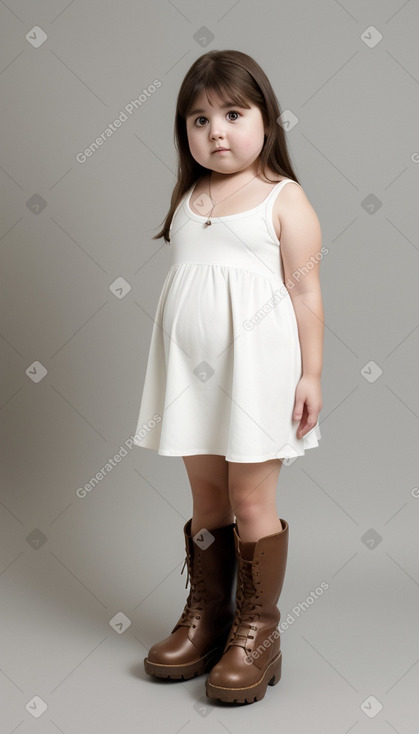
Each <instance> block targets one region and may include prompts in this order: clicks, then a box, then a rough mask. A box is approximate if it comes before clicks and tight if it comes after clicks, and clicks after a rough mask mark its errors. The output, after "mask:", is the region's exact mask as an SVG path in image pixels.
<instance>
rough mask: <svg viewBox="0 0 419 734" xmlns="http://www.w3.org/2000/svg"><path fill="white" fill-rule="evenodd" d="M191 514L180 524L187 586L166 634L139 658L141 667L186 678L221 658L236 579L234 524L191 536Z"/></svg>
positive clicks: (204, 669) (230, 621) (232, 604)
mask: <svg viewBox="0 0 419 734" xmlns="http://www.w3.org/2000/svg"><path fill="white" fill-rule="evenodd" d="M191 525H192V518H191V519H190V520H188V522H187V523H186V525H185V527H184V528H183V531H184V535H185V550H186V557H185V563H184V564H183V568H182V571H181V573H183V569H184V568H185V564H187V570H188V576H187V578H186V585H185V588H186V587H187V585H188V580H189V579H190V582H191V587H190V591H189V596H188V598H187V600H186V604H185V607H184V609H183V612H182V614H181V616H180V618H179V620H178V621H177V623H176V624H175V626H174V627H173V630H172V632H171V634H170V635H169V636H168V637H166V638H165V639H164V640H162V641H161V642H157V643H156V644H155V645H153V646H152V647H151V648H150V650H149V653H148V656H147V657H146V658H144V667H145V671H146V673H148V674H149V675H155V676H158V677H159V678H173V679H176V680H187V679H188V678H193V677H196V676H197V675H201V674H202V673H205V672H207V671H208V670H210V668H211V666H212V665H214V663H216V662H217V660H219V659H220V657H221V655H222V654H223V649H224V647H225V644H226V641H227V639H228V635H229V631H230V629H231V624H232V621H233V619H234V612H235V604H234V593H233V586H234V582H235V579H236V569H237V563H236V555H235V545H234V536H233V530H234V527H235V524H234V523H232V524H231V525H226V526H224V527H221V528H216V529H215V530H210V531H208V533H211V536H214V540H212V542H211V543H210V544H209V545H207V540H208V538H209V539H211V536H207V535H206V533H204V534H203V535H202V536H201V541H202V547H201V546H200V545H199V541H200V536H199V535H198V534H197V535H196V536H194V537H195V538H196V540H197V541H198V542H194V540H193V539H192V537H191V534H190V530H191Z"/></svg>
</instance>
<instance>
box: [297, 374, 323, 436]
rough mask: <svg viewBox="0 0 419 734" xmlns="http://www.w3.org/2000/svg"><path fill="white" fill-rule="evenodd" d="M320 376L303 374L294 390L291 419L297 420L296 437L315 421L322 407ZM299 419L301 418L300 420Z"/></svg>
mask: <svg viewBox="0 0 419 734" xmlns="http://www.w3.org/2000/svg"><path fill="white" fill-rule="evenodd" d="M322 406H323V403H322V390H321V385H320V377H315V376H310V375H303V376H302V377H301V378H300V380H299V382H298V384H297V387H296V390H295V403H294V411H293V414H292V417H293V420H299V421H300V425H299V426H298V429H297V438H303V436H305V435H306V433H308V432H309V431H311V429H312V428H314V426H315V425H316V423H317V420H318V417H319V413H320V411H321V409H322ZM300 419H301V420H300Z"/></svg>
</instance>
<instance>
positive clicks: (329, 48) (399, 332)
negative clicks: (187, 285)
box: [0, 0, 419, 734]
mask: <svg viewBox="0 0 419 734" xmlns="http://www.w3.org/2000/svg"><path fill="white" fill-rule="evenodd" d="M418 23H419V8H418V3H417V2H413V0H411V1H410V2H403V0H397V1H396V0H380V2H378V0H376V1H375V2H367V3H366V2H361V0H354V1H352V2H350V1H349V0H346V1H342V2H333V1H328V2H326V1H325V0H321V1H319V2H316V3H314V2H309V0H305V1H304V2H295V0H294V2H291V1H289V2H268V1H267V0H260V1H259V2H257V3H253V2H250V1H249V0H239V1H238V2H235V1H234V0H232V2H231V3H227V4H226V3H225V2H221V1H218V2H213V3H211V4H208V3H206V2H205V3H204V2H192V0H189V1H184V0H181V1H177V2H171V1H169V2H155V3H153V4H152V3H147V4H140V3H138V2H134V1H133V0H121V1H120V2H105V1H102V2H99V1H98V0H96V1H95V2H84V3H83V2H81V1H80V0H73V2H65V1H64V2H59V1H57V0H54V2H53V1H52V0H51V1H49V2H48V1H47V0H43V1H42V2H38V3H33V2H29V0H27V1H26V2H24V1H23V0H14V2H12V0H8V2H1V3H0V24H1V45H0V98H1V104H2V113H1V115H2V121H1V127H2V135H1V149H2V150H1V161H0V162H1V170H0V184H1V224H0V245H1V258H2V267H1V287H0V298H1V329H0V335H1V340H0V343H1V349H2V380H1V401H0V408H1V410H0V418H1V466H2V485H1V504H0V594H1V603H0V615H1V624H0V648H1V655H0V695H1V717H2V725H1V731H2V734H3V733H4V734H9V733H11V732H15V731H18V732H19V734H28V733H29V732H35V731H36V732H38V731H39V732H41V731H42V733H43V734H56V732H64V734H71V733H72V732H74V733H76V732H77V734H91V733H92V732H99V731H100V732H101V734H115V733H116V732H117V733H118V734H131V732H138V731H139V730H140V731H158V732H159V733H160V732H162V733H163V732H164V733H166V732H167V733H168V734H176V733H177V732H185V734H187V733H189V732H191V733H195V732H197V731H199V732H200V731H208V732H211V734H213V733H218V732H220V734H221V733H222V734H224V732H230V733H231V734H236V733H237V734H238V732H240V733H245V734H246V733H247V732H252V731H254V730H255V727H259V730H260V727H261V726H263V727H264V730H265V731H267V732H273V731H278V730H281V731H284V732H285V731H286V732H287V734H293V733H294V732H298V733H300V732H302V731H303V732H310V734H317V733H318V734H326V733H327V732H330V733H332V734H347V732H351V733H352V734H361V732H362V733H364V732H368V733H370V732H374V734H375V732H380V734H387V732H388V733H389V734H390V732H398V733H399V734H413V732H415V734H416V733H417V708H415V706H417V698H416V694H417V690H418V684H419V665H418V662H419V639H418V634H417V608H418V598H419V588H418V586H419V568H418V540H417V538H418V533H417V526H418V515H419V498H418V495H419V491H418V490H417V484H418V474H417V445H418V412H419V396H418V390H417V357H418V309H417V297H416V294H417V282H418V248H419V242H418V236H417V233H418V224H419V221H418V206H417V199H418V196H417V192H418V185H417V179H418V174H419V165H418V164H419V141H418V137H417V124H418V112H419V104H418V94H419V59H418V54H417V29H418ZM34 26H39V27H40V28H41V29H42V30H43V31H44V32H45V33H46V34H47V39H46V40H45V42H44V43H42V44H41V45H40V46H39V47H38V48H35V47H34V46H33V45H32V42H31V40H28V39H27V38H26V36H27V34H29V36H31V35H32V36H34V37H36V38H39V32H36V33H32V34H31V33H30V31H31V29H33V27H34ZM370 26H373V27H374V28H373V29H372V30H371V31H368V29H369V28H370ZM202 29H203V30H202ZM378 33H380V34H382V38H381V39H379V36H378ZM228 48H233V49H237V50H242V51H244V52H246V53H248V54H250V55H251V56H253V57H254V58H255V59H256V60H257V61H258V63H260V65H261V66H262V68H263V69H264V70H265V72H266V73H267V75H268V77H269V78H270V80H271V82H272V85H273V87H274V90H275V93H276V94H277V96H278V99H279V103H280V107H281V110H286V109H289V110H291V111H292V112H293V113H294V114H295V115H296V116H297V118H298V124H297V125H295V127H293V129H292V130H290V131H289V133H287V135H288V142H289V146H290V152H291V155H292V159H293V162H294V164H295V169H296V171H297V174H298V176H299V178H300V181H301V183H302V186H303V188H304V190H305V191H306V193H307V196H308V197H309V199H310V201H311V203H312V205H313V207H314V208H315V210H316V212H317V214H318V216H319V219H320V222H321V225H322V232H323V244H324V245H325V246H326V247H327V248H328V249H329V254H328V255H327V256H326V257H325V258H324V259H323V261H322V263H321V283H322V291H323V301H324V307H325V355H324V356H325V360H324V370H323V376H322V388H323V410H322V412H321V414H320V426H321V431H322V439H321V441H320V445H319V447H318V448H317V449H316V450H310V451H308V452H307V453H306V455H305V456H304V457H301V458H300V459H298V460H296V461H294V462H293V463H292V464H291V465H290V466H288V467H287V466H284V467H283V468H282V470H281V474H280V477H279V482H278V512H279V514H280V516H281V517H283V518H285V519H286V520H287V521H288V522H289V526H290V549H289V562H288V568H287V575H286V579H285V585H284V590H283V593H282V595H281V599H280V603H279V608H280V610H281V615H282V620H286V619H287V616H288V615H292V616H291V617H290V619H292V620H293V621H292V623H291V624H290V626H289V628H288V630H286V631H284V632H283V633H282V648H283V659H284V664H283V677H282V679H281V681H280V683H279V684H278V685H277V686H276V687H274V688H271V687H269V688H268V690H267V693H266V696H265V698H264V699H263V701H261V702H259V703H256V704H254V705H252V706H245V707H241V708H240V707H225V706H224V707H223V706H217V705H215V706H214V705H212V704H208V705H207V701H208V700H207V699H205V689H204V682H205V676H202V677H199V678H197V679H195V680H192V681H186V682H183V683H169V684H165V683H164V682H163V683H162V682H159V681H154V680H153V679H151V678H149V677H148V676H146V674H145V672H144V670H143V662H142V661H143V658H144V656H145V655H146V653H147V651H148V648H149V647H150V645H151V644H153V642H156V641H157V640H159V639H161V638H162V637H164V636H166V635H167V634H169V632H170V630H171V628H172V626H173V624H174V622H175V621H176V620H177V618H178V615H179V614H180V611H181V609H182V607H183V603H184V600H185V598H186V593H187V592H186V590H185V588H184V585H185V575H183V576H180V569H181V566H182V564H183V560H184V544H183V542H184V541H183V525H184V523H185V522H186V520H187V519H188V518H189V517H190V515H191V494H190V487H189V483H188V480H187V475H186V472H185V469H184V465H183V461H182V459H181V458H174V457H170V458H168V457H162V456H159V455H158V454H156V453H155V452H154V451H150V450H146V449H142V448H139V447H135V446H133V447H132V448H131V449H129V450H127V454H126V456H123V459H122V460H121V461H120V462H119V463H116V462H115V466H114V468H113V469H112V471H108V473H107V475H106V476H104V478H103V479H102V480H101V481H99V482H98V483H97V486H96V487H95V488H94V489H93V490H92V491H91V492H89V493H88V494H86V496H85V497H80V496H78V494H77V489H78V488H80V487H83V486H84V485H85V484H86V483H87V482H89V480H90V479H91V477H94V476H95V474H96V473H97V472H99V471H100V469H101V467H103V466H104V465H105V464H106V463H107V461H108V459H109V457H113V456H114V455H115V454H116V453H117V452H118V451H120V448H121V446H124V443H125V442H126V441H127V440H128V441H129V439H130V437H131V436H132V434H133V432H134V431H135V427H136V421H137V415H138V409H139V401H140V395H141V391H142V385H143V380H144V375H145V368H146V360H147V355H148V347H149V341H150V337H151V330H152V326H153V316H154V313H155V308H156V305H157V301H158V297H159V294H160V289H161V286H162V284H163V281H164V278H165V276H166V273H167V269H168V262H169V248H168V246H167V245H166V244H165V243H164V242H163V241H162V240H158V241H156V240H154V241H153V240H152V239H151V237H152V236H153V234H155V233H156V232H157V231H158V230H157V228H158V227H159V226H160V223H161V221H162V219H163V216H164V215H165V214H166V211H167V208H168V204H169V198H170V194H171V191H172V188H173V186H174V183H175V150H174V145H173V120H174V107H175V101H176V96H177V92H178V89H179V86H180V83H181V81H182V79H183V77H184V75H185V73H186V71H187V70H188V69H189V67H190V65H191V64H192V63H193V61H194V60H195V59H196V58H197V57H198V56H200V55H201V54H202V53H205V51H206V50H209V49H228ZM155 79H158V80H160V81H161V86H160V87H159V88H158V89H157V90H156V91H155V92H154V93H153V94H151V95H150V96H149V97H148V98H147V99H146V101H145V103H144V104H142V105H141V107H140V108H139V109H137V110H136V111H135V112H133V114H132V115H131V116H130V117H129V119H128V120H127V121H126V122H124V123H123V124H122V125H121V126H120V128H118V129H116V131H115V133H114V134H113V135H112V137H110V138H109V139H107V140H106V142H105V143H104V144H103V145H102V146H101V147H100V148H99V149H98V150H97V151H96V152H95V153H94V154H93V155H92V156H91V157H90V158H88V159H87V160H86V162H85V163H79V162H77V159H76V156H77V154H78V153H80V151H83V150H84V149H85V148H87V147H88V146H89V145H90V144H91V143H92V142H93V141H94V140H95V138H96V137H97V136H98V135H100V133H102V132H103V131H104V130H105V129H106V127H107V125H108V123H110V122H112V121H113V120H114V119H115V118H117V117H118V115H119V114H120V112H121V111H122V110H123V109H124V107H125V106H126V105H127V104H129V103H130V102H131V100H132V99H133V98H135V97H138V95H139V94H141V92H142V90H143V89H144V88H147V87H148V86H149V85H150V84H152V83H153V81H154V80H155ZM118 278H123V279H124V280H125V281H126V282H127V284H129V285H127V286H124V287H123V289H122V291H117V290H116V286H115V285H113V284H115V281H116V280H117V279H118ZM117 285H118V283H117ZM129 287H130V290H129ZM115 292H116V293H117V294H118V295H116V294H115ZM38 362H39V363H40V365H42V366H43V368H44V370H46V374H44V376H43V377H42V370H43V368H42V367H41V366H40V365H37V364H35V365H34V363H38ZM34 377H36V379H38V378H40V377H42V379H39V380H38V381H37V382H36V381H34ZM121 454H122V452H121ZM322 581H325V582H326V583H327V584H328V589H327V590H326V591H325V592H324V593H323V595H321V596H320V597H319V598H318V599H316V600H315V601H314V603H313V604H311V606H310V607H309V608H308V609H306V610H305V611H304V612H302V611H300V612H299V615H298V613H297V612H296V611H295V609H297V610H301V606H300V605H301V604H302V602H304V601H305V600H306V599H307V598H308V597H310V595H311V594H312V592H313V591H314V590H315V588H316V587H318V586H319V585H320V584H321V582H322ZM121 615H125V616H121ZM126 625H129V626H126ZM34 697H39V699H41V700H39V699H36V698H35V699H34ZM370 697H374V699H377V701H378V702H379V704H377V703H376V702H375V700H373V699H371V698H370ZM371 701H372V704H371ZM42 702H44V703H42ZM379 705H381V706H382V708H381V710H379V711H378V712H377V708H379ZM45 706H46V707H47V708H46V709H45V711H44V712H43V713H42V714H41V715H40V716H39V718H35V717H34V715H33V713H39V712H40V711H41V710H42V707H45ZM368 714H370V715H368ZM371 714H374V715H373V716H371ZM151 727H152V728H151Z"/></svg>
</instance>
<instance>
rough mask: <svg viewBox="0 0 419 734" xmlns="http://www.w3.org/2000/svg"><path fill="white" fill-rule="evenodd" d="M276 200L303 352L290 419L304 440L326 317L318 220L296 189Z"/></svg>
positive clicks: (317, 401)
mask: <svg viewBox="0 0 419 734" xmlns="http://www.w3.org/2000/svg"><path fill="white" fill-rule="evenodd" d="M278 198H279V199H280V203H279V208H278V216H279V218H280V224H281V238H280V240H281V247H280V250H281V255H282V262H283V267H284V278H285V286H286V288H287V290H288V292H289V294H290V297H291V300H292V305H293V307H294V311H295V315H296V320H297V324H298V334H299V340H300V346H301V358H302V377H301V380H300V382H299V383H298V386H297V390H296V401H295V407H294V414H293V417H294V419H300V418H301V419H302V420H301V423H300V426H299V430H298V433H297V436H298V438H302V436H303V435H305V434H306V433H308V431H309V430H311V429H312V428H313V427H314V426H315V425H316V423H317V419H318V414H319V412H320V410H321V408H322V397H321V387H320V378H321V373H322V369H323V340H324V324H323V322H324V311H323V303H322V296H321V288H320V279H319V263H320V261H321V259H322V257H323V254H322V252H321V248H322V235H321V229H320V222H319V220H318V217H317V215H316V213H315V211H314V209H313V207H312V206H311V204H310V202H309V200H308V199H307V196H306V194H305V193H304V191H303V189H302V188H301V187H300V186H297V185H292V184H289V185H287V186H285V187H284V188H283V190H282V191H281V196H280V197H278Z"/></svg>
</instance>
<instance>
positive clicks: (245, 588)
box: [206, 519, 288, 703]
mask: <svg viewBox="0 0 419 734" xmlns="http://www.w3.org/2000/svg"><path fill="white" fill-rule="evenodd" d="M281 524H282V528H283V529H282V530H281V531H280V532H279V533H275V534H274V535H267V536H266V537H264V538H260V539H259V540H258V541H257V542H254V543H244V542H242V541H241V540H240V537H239V535H238V533H237V531H236V529H235V530H234V541H235V550H236V555H237V558H238V561H239V568H238V582H237V594H236V614H235V617H234V621H233V625H232V627H231V632H230V635H229V639H228V641H227V643H226V646H225V648H224V651H223V655H222V657H221V659H220V660H219V662H218V663H217V664H216V665H215V666H214V667H213V668H212V670H211V672H210V674H209V677H208V679H207V681H206V694H207V696H208V697H209V698H215V699H218V700H220V701H226V702H230V703H254V702H255V701H260V699H261V698H263V697H264V695H265V693H266V688H267V686H268V685H270V686H274V685H275V684H276V683H278V682H279V680H280V678H281V664H282V652H281V643H280V633H279V630H278V628H277V627H278V623H279V620H280V618H281V615H280V612H279V609H278V607H277V603H278V599H279V596H280V594H281V590H282V585H283V582H284V576H285V568H286V562H287V554H288V523H287V522H286V521H285V520H282V519H281Z"/></svg>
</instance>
